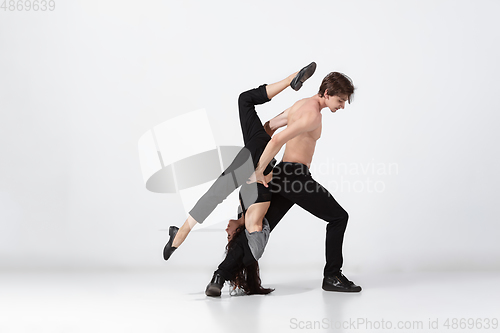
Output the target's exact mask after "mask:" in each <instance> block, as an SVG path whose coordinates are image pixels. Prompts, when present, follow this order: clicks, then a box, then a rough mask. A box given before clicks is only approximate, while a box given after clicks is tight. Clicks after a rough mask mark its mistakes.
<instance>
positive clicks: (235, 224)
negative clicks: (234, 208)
mask: <svg viewBox="0 0 500 333" xmlns="http://www.w3.org/2000/svg"><path fill="white" fill-rule="evenodd" d="M244 225H245V217H244V216H241V217H240V218H239V219H237V220H233V219H231V220H229V222H228V224H227V228H226V232H227V241H228V242H229V241H231V239H233V237H234V234H235V232H236V230H238V228H240V227H241V226H244Z"/></svg>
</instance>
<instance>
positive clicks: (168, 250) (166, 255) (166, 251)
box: [163, 225, 179, 260]
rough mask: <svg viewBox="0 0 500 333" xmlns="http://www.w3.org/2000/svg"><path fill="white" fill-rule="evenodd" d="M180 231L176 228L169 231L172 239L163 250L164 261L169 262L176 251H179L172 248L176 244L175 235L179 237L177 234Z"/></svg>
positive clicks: (171, 227)
mask: <svg viewBox="0 0 500 333" xmlns="http://www.w3.org/2000/svg"><path fill="white" fill-rule="evenodd" d="M178 231H179V228H177V227H176V226H173V225H172V226H170V228H169V230H168V234H169V235H170V239H169V240H168V243H167V245H165V247H164V248H163V259H165V260H168V259H169V258H170V256H171V255H172V253H174V251H175V250H177V247H174V246H172V244H173V243H174V238H175V235H177V232H178Z"/></svg>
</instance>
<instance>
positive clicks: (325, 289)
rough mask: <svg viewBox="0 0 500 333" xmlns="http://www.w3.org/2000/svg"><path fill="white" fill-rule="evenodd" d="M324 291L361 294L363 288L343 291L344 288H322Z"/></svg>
mask: <svg viewBox="0 0 500 333" xmlns="http://www.w3.org/2000/svg"><path fill="white" fill-rule="evenodd" d="M322 288H323V290H324V291H336V292H341V293H359V292H360V291H361V290H362V289H361V287H358V288H359V289H358V288H353V289H342V288H336V287H330V286H328V287H325V286H322Z"/></svg>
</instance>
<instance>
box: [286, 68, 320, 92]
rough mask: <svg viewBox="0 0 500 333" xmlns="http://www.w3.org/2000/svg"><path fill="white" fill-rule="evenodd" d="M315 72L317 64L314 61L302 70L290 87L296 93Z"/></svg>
mask: <svg viewBox="0 0 500 333" xmlns="http://www.w3.org/2000/svg"><path fill="white" fill-rule="evenodd" d="M315 71H316V63H315V62H314V61H313V62H311V63H310V64H309V65H307V66H306V67H304V68H302V69H301V70H300V72H299V73H298V74H297V75H296V76H295V77H294V78H293V80H292V82H291V83H290V87H292V89H293V90H295V91H297V90H299V89H300V88H301V87H302V83H304V82H306V80H307V79H309V78H310V77H311V76H312V75H313V74H314V72H315Z"/></svg>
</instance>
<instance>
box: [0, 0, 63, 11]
mask: <svg viewBox="0 0 500 333" xmlns="http://www.w3.org/2000/svg"><path fill="white" fill-rule="evenodd" d="M0 9H3V10H4V11H11V12H14V11H17V12H22V11H27V12H29V11H31V10H33V11H35V12H38V11H42V12H44V11H46V10H50V11H53V10H54V9H56V2H55V1H54V0H49V1H47V0H17V1H16V0H4V1H3V2H2V5H1V6H0Z"/></svg>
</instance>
